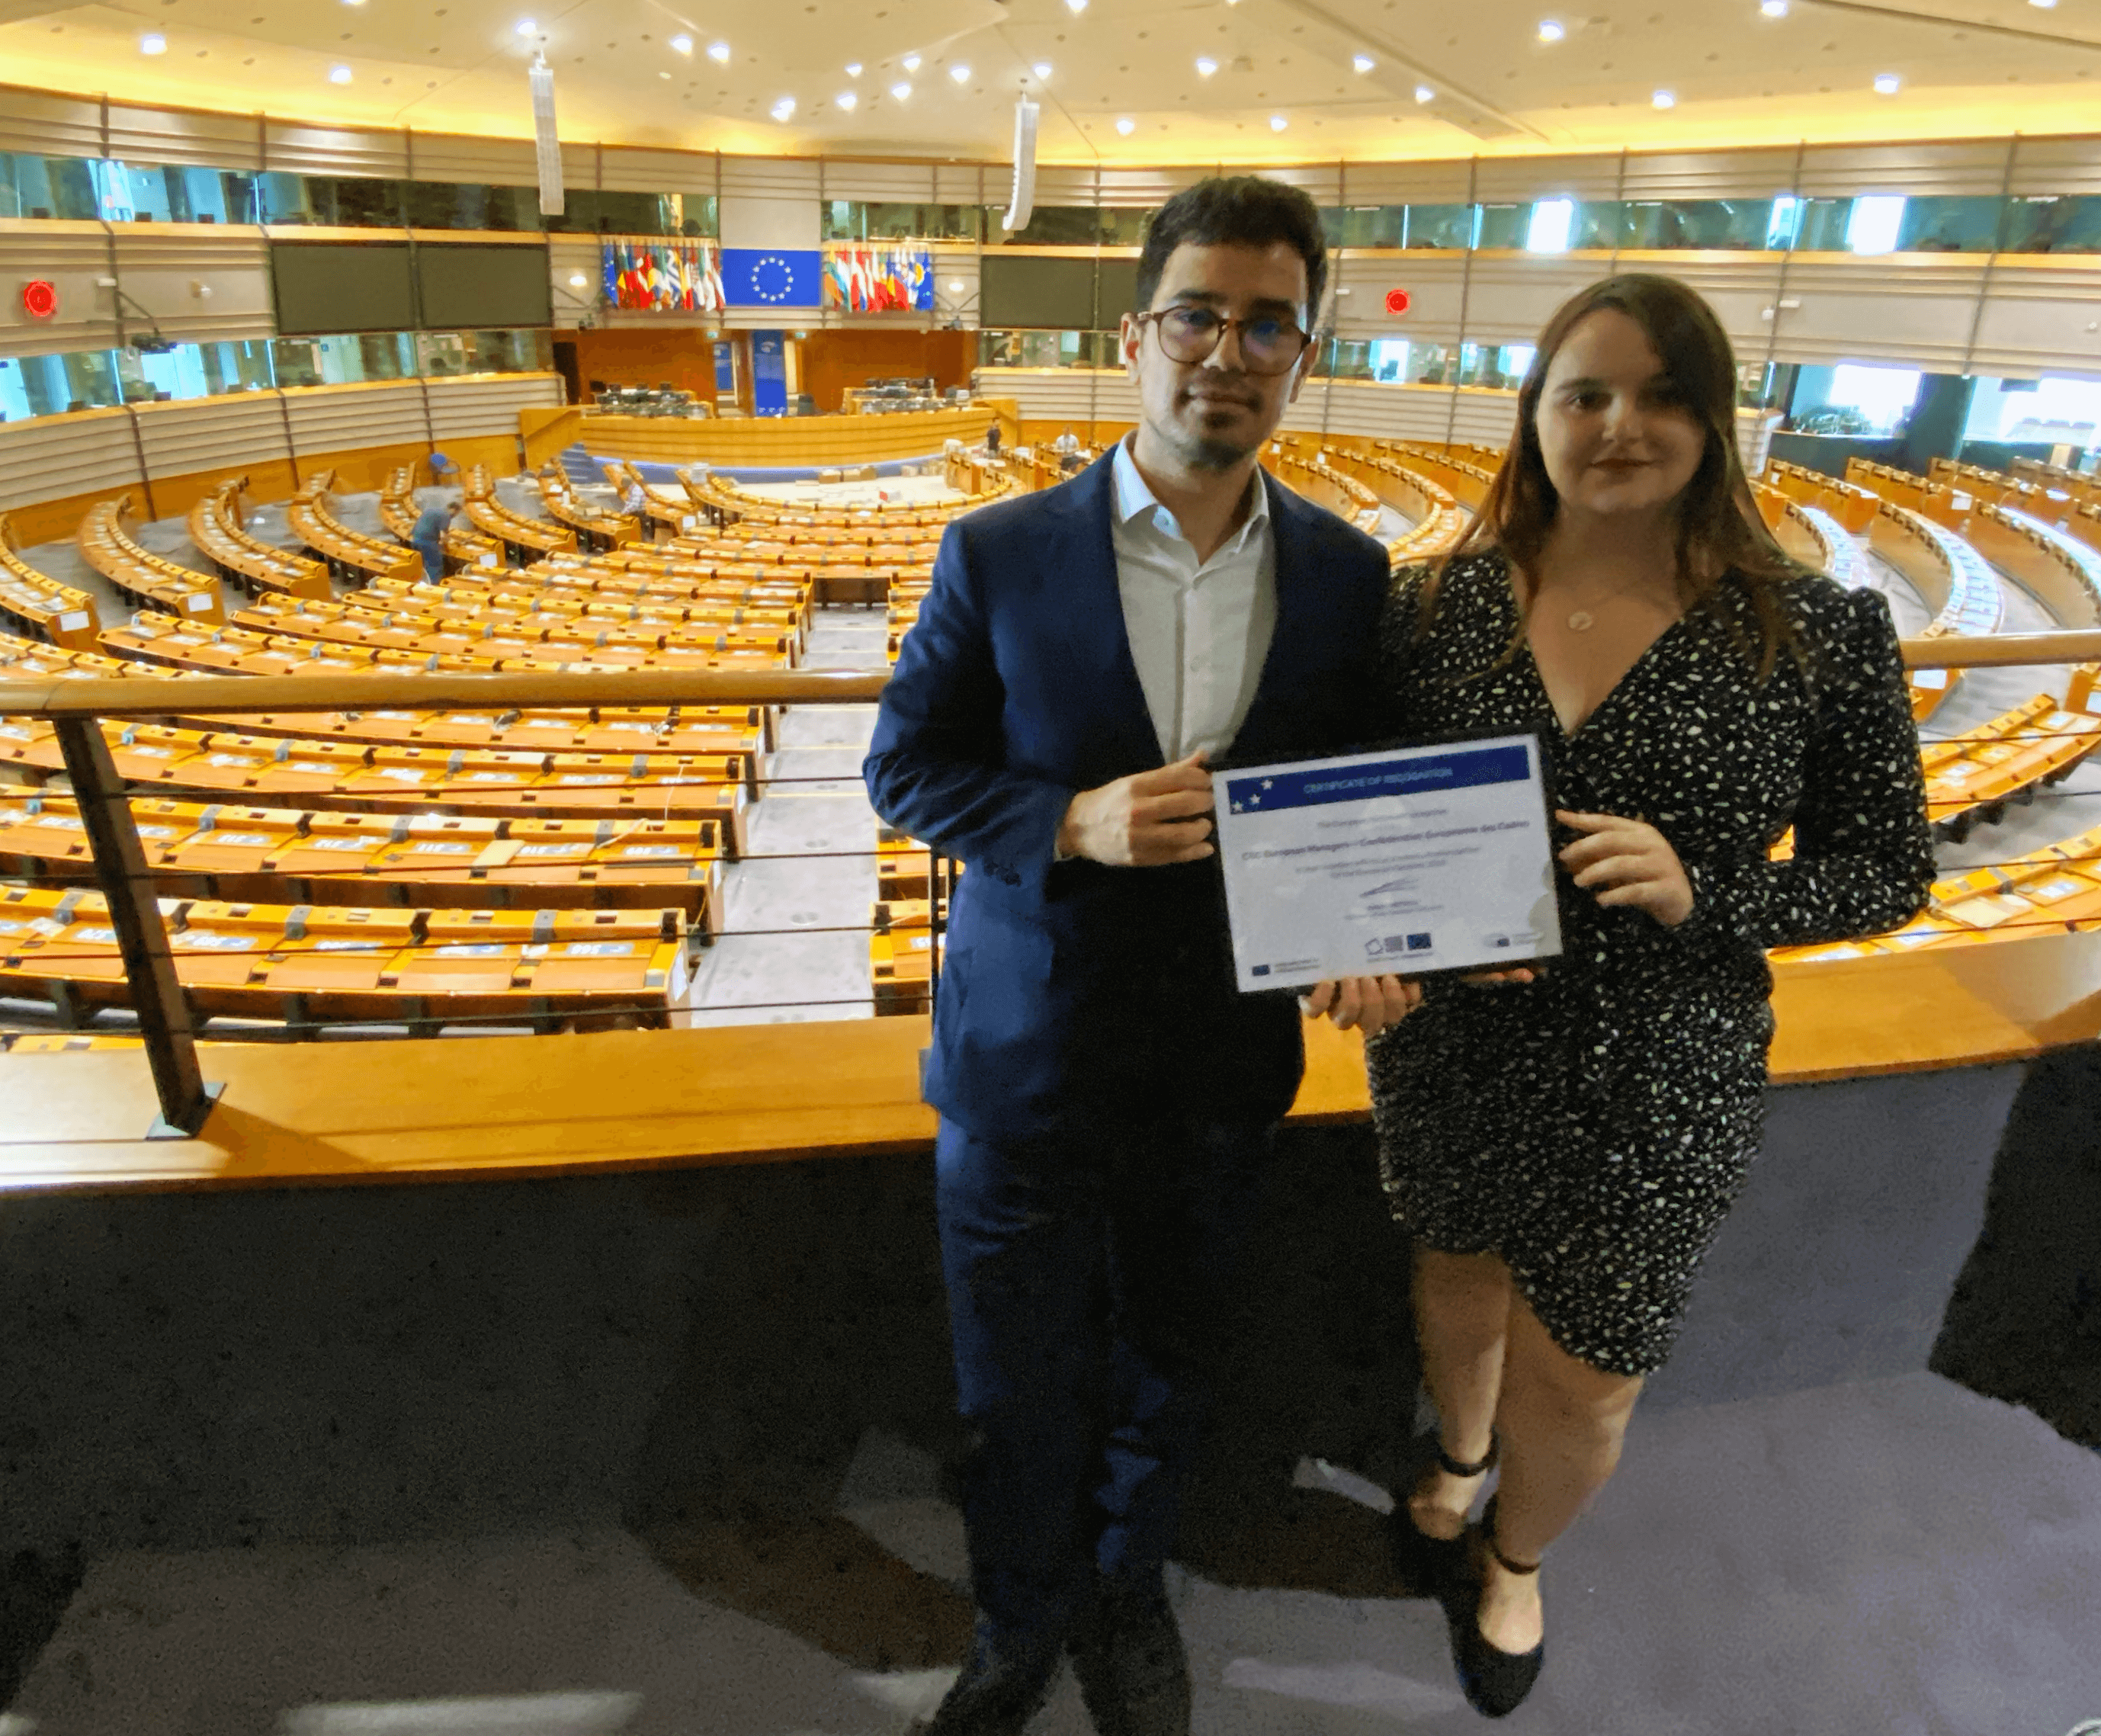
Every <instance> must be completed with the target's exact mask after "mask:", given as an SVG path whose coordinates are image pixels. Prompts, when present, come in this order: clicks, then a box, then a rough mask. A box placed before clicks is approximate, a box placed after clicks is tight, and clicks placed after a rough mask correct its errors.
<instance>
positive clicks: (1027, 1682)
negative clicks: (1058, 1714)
mask: <svg viewBox="0 0 2101 1736" xmlns="http://www.w3.org/2000/svg"><path fill="white" fill-rule="evenodd" d="M1057 1668H1058V1650H1057V1648H1056V1647H1055V1646H1053V1647H1051V1648H1050V1650H1049V1653H1048V1655H1047V1656H1046V1655H1040V1654H1039V1655H1017V1654H1002V1652H1001V1650H1000V1649H999V1648H998V1647H997V1645H994V1644H993V1641H992V1639H991V1636H990V1635H989V1633H988V1632H987V1631H986V1628H985V1624H984V1619H983V1618H982V1617H980V1619H979V1622H978V1625H977V1629H976V1632H975V1633H974V1634H973V1635H972V1636H971V1655H970V1658H969V1661H968V1662H967V1663H965V1664H964V1665H963V1670H962V1675H960V1676H958V1677H957V1678H956V1685H955V1686H954V1687H953V1688H951V1689H949V1691H948V1693H947V1694H944V1696H943V1697H942V1700H941V1703H940V1705H939V1706H937V1707H935V1709H934V1711H933V1712H932V1713H931V1714H930V1715H929V1716H927V1717H924V1718H919V1719H915V1720H913V1722H912V1724H911V1725H909V1726H908V1728H909V1729H910V1730H911V1731H913V1733H915V1736H918V1733H923V1736H1021V1731H1022V1727H1023V1726H1024V1725H1026V1724H1027V1723H1028V1720H1029V1719H1030V1717H1031V1716H1033V1715H1034V1713H1035V1711H1036V1708H1037V1707H1038V1706H1040V1705H1042V1703H1043V1698H1044V1696H1045V1695H1046V1694H1047V1693H1048V1692H1049V1690H1050V1678H1051V1676H1053V1675H1054V1674H1055V1672H1056V1671H1057Z"/></svg>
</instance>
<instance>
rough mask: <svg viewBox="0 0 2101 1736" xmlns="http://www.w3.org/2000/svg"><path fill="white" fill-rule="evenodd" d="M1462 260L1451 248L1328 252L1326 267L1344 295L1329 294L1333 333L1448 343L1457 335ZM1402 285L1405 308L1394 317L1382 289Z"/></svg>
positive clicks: (1455, 340)
mask: <svg viewBox="0 0 2101 1736" xmlns="http://www.w3.org/2000/svg"><path fill="white" fill-rule="evenodd" d="M1465 276H1466V259H1465V258H1464V256H1463V255H1459V254H1451V253H1435V254H1433V253H1414V254H1393V253H1379V254H1364V253H1352V252H1347V251H1346V252H1344V253H1343V254H1342V256H1341V258H1340V259H1339V261H1338V260H1337V259H1336V258H1335V257H1334V255H1329V277H1330V278H1331V280H1332V281H1334V285H1335V287H1336V288H1337V289H1344V288H1347V290H1349V292H1350V293H1349V294H1347V295H1334V296H1331V298H1330V305H1331V308H1332V310H1333V312H1332V317H1333V319H1334V330H1335V333H1336V335H1337V336H1338V337H1342V338H1351V339H1362V338H1413V339H1421V340H1422V341H1424V342H1426V343H1457V341H1458V337H1459V301H1460V291H1461V286H1462V281H1463V279H1464V277H1465ZM1393 289H1402V290H1407V291H1408V294H1409V310H1408V312H1406V313H1405V314H1403V315H1401V316H1400V317H1398V318H1396V317H1395V316H1393V315H1391V314H1390V313H1388V312H1387V311H1386V292H1387V290H1393Z"/></svg>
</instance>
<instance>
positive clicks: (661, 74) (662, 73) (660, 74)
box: [657, 67, 671, 78]
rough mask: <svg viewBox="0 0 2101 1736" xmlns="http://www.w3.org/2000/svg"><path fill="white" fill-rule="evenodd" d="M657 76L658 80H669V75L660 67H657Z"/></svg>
mask: <svg viewBox="0 0 2101 1736" xmlns="http://www.w3.org/2000/svg"><path fill="white" fill-rule="evenodd" d="M670 76H671V75H670V73H667V72H666V71H665V70H664V69H662V68H661V67H659V68H658V69H657V77H658V78H670Z"/></svg>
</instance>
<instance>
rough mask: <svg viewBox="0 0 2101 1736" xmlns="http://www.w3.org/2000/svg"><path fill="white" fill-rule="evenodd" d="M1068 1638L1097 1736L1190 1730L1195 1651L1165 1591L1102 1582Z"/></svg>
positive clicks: (1162, 1735)
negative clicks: (1186, 1641) (1187, 1645)
mask: <svg viewBox="0 0 2101 1736" xmlns="http://www.w3.org/2000/svg"><path fill="white" fill-rule="evenodd" d="M1067 1645H1068V1650H1070V1652H1071V1654H1072V1658H1073V1674H1074V1675H1075V1676H1077V1677H1079V1679H1080V1697H1081V1699H1082V1700H1084V1701H1085V1702H1086V1707H1087V1716H1089V1717H1090V1718H1092V1719H1093V1720H1094V1724H1095V1732H1096V1736H1189V1658H1188V1654H1187V1653H1186V1652H1185V1651H1184V1650H1183V1646H1182V1630H1181V1628H1180V1627H1179V1625H1178V1624H1177V1623H1176V1622H1175V1619H1174V1610H1173V1609H1172V1608H1171V1607H1170V1605H1169V1604H1168V1601H1167V1594H1166V1592H1165V1591H1163V1590H1160V1589H1157V1588H1154V1589H1151V1590H1147V1591H1132V1590H1130V1589H1128V1588H1121V1587H1113V1586H1106V1585H1105V1586H1104V1587H1103V1588H1101V1590H1100V1591H1099V1592H1098V1593H1097V1594H1096V1596H1095V1600H1094V1601H1093V1602H1092V1603H1091V1604H1090V1605H1088V1607H1087V1608H1086V1610H1083V1611H1082V1612H1081V1616H1080V1619H1079V1620H1078V1621H1077V1623H1075V1624H1074V1625H1073V1632H1072V1634H1071V1636H1070V1637H1069V1638H1068V1641H1067Z"/></svg>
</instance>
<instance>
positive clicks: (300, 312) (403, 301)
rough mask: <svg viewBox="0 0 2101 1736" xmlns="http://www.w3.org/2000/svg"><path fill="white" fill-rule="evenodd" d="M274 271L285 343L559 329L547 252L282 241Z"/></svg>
mask: <svg viewBox="0 0 2101 1736" xmlns="http://www.w3.org/2000/svg"><path fill="white" fill-rule="evenodd" d="M270 270H271V276H272V280H273V281H274V282H275V284H276V299H277V330H278V331H279V332H280V333H281V334H283V335H284V336H285V337H315V336H321V335H324V334H330V333H334V332H352V331H418V330H422V331H462V330H494V329H499V328H506V327H511V326H519V325H551V324H552V323H553V305H552V300H551V293H550V290H549V287H548V281H547V250H546V248H545V247H538V246H502V245H493V246H492V245H485V244H477V243H473V242H467V243H444V244H426V245H423V246H415V247H411V246H409V243H408V242H406V241H273V242H272V243H271V245H270Z"/></svg>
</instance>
